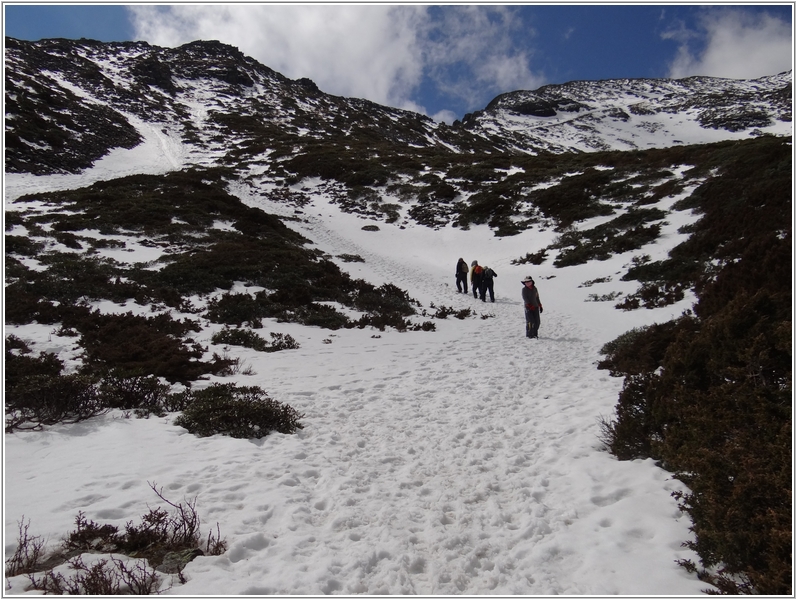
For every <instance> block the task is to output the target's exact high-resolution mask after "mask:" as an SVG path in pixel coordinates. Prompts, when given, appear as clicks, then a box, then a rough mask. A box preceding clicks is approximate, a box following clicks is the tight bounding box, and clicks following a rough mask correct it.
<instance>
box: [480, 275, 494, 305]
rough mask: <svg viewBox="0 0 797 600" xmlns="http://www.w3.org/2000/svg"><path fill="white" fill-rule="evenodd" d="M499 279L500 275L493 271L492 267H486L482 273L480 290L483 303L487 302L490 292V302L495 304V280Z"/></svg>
mask: <svg viewBox="0 0 797 600" xmlns="http://www.w3.org/2000/svg"><path fill="white" fill-rule="evenodd" d="M494 277H498V273H496V272H495V271H493V270H492V269H491V268H490V267H484V271H483V272H482V285H481V289H480V290H479V295H480V296H481V299H482V302H487V300H486V297H487V292H490V302H495V292H494V291H493V278H494Z"/></svg>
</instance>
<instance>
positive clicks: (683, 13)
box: [4, 3, 794, 122]
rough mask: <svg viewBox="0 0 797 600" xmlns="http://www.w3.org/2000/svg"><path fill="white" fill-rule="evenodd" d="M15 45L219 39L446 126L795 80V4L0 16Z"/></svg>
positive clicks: (189, 7) (21, 11)
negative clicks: (627, 83)
mask: <svg viewBox="0 0 797 600" xmlns="http://www.w3.org/2000/svg"><path fill="white" fill-rule="evenodd" d="M4 13H5V14H4V17H5V18H4V25H5V35H7V36H11V37H16V38H20V39H26V40H39V39H43V38H52V37H64V38H74V39H77V38H80V37H86V38H92V39H97V40H101V41H126V40H145V41H147V42H149V43H151V44H153V45H158V46H168V47H173V46H178V45H180V44H183V43H186V42H190V41H193V40H197V39H205V40H208V39H218V40H221V41H223V42H225V43H228V44H232V45H234V46H236V47H238V48H239V49H240V50H241V51H242V52H244V53H245V54H247V55H249V56H252V57H253V58H255V59H257V60H258V61H260V62H261V63H263V64H265V65H267V66H269V67H271V68H272V69H274V70H276V71H279V72H280V73H282V74H283V75H286V76H287V77H291V78H294V79H298V78H300V77H309V78H310V79H312V80H313V81H315V82H316V84H317V85H318V86H319V88H321V89H322V90H323V91H325V92H328V93H331V94H336V95H341V96H350V97H361V98H368V99H370V100H373V101H375V102H379V103H380V104H386V105H389V106H396V107H399V108H406V109H410V110H416V111H418V112H422V113H424V114H427V115H429V116H433V117H435V118H437V119H439V120H445V121H448V122H450V121H452V120H453V119H454V118H461V117H462V116H463V115H464V114H465V113H466V112H471V111H473V110H478V109H480V108H484V106H486V105H487V103H488V102H489V101H490V100H492V99H493V98H494V97H495V96H497V95H498V94H500V93H503V92H509V91H514V90H518V89H536V88H538V87H540V86H542V85H545V84H549V83H564V82H566V81H572V80H580V79H589V80H595V79H616V78H636V77H652V78H660V77H687V76H690V75H709V76H717V77H732V78H756V77H761V76H764V75H773V74H776V73H779V72H781V71H785V70H788V69H791V68H792V60H793V55H794V52H793V6H792V4H790V3H789V4H762V3H755V4H724V5H720V4H684V5H673V4H671V3H662V4H614V5H606V4H597V3H593V4H590V3H586V4H584V3H581V4H578V5H576V4H567V3H565V4H558V5H542V4H525V5H519V4H508V5H497V4H482V5H445V4H443V5H418V4H395V5H392V4H376V5H363V4H347V5H340V4H323V3H321V4H313V5H310V4H281V5H276V4H237V5H231V4H226V5H220V4H178V5H168V4H146V5H145V4H129V5H121V4H116V5H98V4H87V5H68V4H54V5H42V4H37V5H33V4H26V5H25V4H12V3H6V4H4Z"/></svg>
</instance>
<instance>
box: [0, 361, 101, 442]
mask: <svg viewBox="0 0 797 600" xmlns="http://www.w3.org/2000/svg"><path fill="white" fill-rule="evenodd" d="M5 410H6V415H5V416H6V421H5V430H6V432H10V431H13V430H31V429H42V428H43V426H45V425H54V424H56V423H77V422H79V421H84V420H86V419H90V418H91V417H95V416H98V415H101V414H103V413H105V412H107V411H108V410H109V407H108V406H107V405H106V404H105V403H104V402H103V400H102V398H101V396H100V394H99V392H98V390H97V388H96V386H95V385H94V380H93V379H91V378H89V377H87V376H85V375H79V374H75V373H73V374H70V375H60V374H58V375H32V376H28V377H25V378H23V379H22V380H20V381H18V382H17V384H16V385H15V386H14V387H13V388H12V389H10V390H9V389H7V390H6V403H5Z"/></svg>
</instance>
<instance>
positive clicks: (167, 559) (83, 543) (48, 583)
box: [6, 483, 227, 595]
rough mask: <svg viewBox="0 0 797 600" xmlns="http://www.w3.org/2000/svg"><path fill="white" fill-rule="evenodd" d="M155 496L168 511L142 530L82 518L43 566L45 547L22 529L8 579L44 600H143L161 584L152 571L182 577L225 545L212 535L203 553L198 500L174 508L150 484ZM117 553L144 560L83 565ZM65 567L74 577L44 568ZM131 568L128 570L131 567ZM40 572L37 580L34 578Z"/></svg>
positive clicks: (150, 518) (151, 516) (156, 513)
mask: <svg viewBox="0 0 797 600" xmlns="http://www.w3.org/2000/svg"><path fill="white" fill-rule="evenodd" d="M150 487H151V488H152V490H153V491H154V492H155V494H156V495H157V496H158V497H159V498H160V499H161V500H162V501H164V502H165V503H166V504H168V505H169V506H170V507H171V509H172V511H169V510H164V509H161V508H156V509H150V511H149V513H147V514H146V515H144V516H143V517H142V522H141V524H140V525H134V524H133V523H132V522H128V523H127V524H126V525H125V531H124V532H120V531H119V528H118V527H117V526H115V525H110V524H105V525H100V524H98V523H95V522H94V521H91V520H89V519H86V517H85V515H84V513H82V512H80V513H78V515H77V517H76V518H75V525H76V529H75V530H74V531H72V532H70V533H69V534H67V536H66V537H65V538H64V540H63V542H62V544H61V546H60V548H58V549H57V550H55V551H54V552H53V553H52V554H51V555H50V556H49V557H47V558H46V560H45V553H44V550H43V543H42V541H41V538H39V537H38V536H29V535H28V524H26V523H24V520H23V522H22V523H20V527H19V538H18V539H17V547H16V550H15V552H14V555H13V556H12V557H11V558H10V559H8V560H7V561H6V576H7V577H11V576H15V575H19V574H28V578H29V580H30V582H31V587H32V589H34V590H40V591H44V592H45V593H47V594H61V595H63V594H70V595H76V594H80V595H84V594H86V595H119V594H133V595H147V594H152V593H156V592H157V590H158V587H159V586H160V583H161V578H160V575H159V574H158V573H156V572H155V570H154V567H157V568H158V569H159V570H160V571H162V572H165V573H173V572H176V573H178V575H179V576H180V578H181V581H184V579H183V577H182V569H183V568H184V566H185V564H186V563H188V562H190V561H191V560H193V559H194V558H195V557H197V556H202V555H205V554H207V555H220V554H223V553H224V552H225V551H226V549H227V543H226V541H224V540H223V539H222V538H221V535H220V533H219V530H218V524H217V525H216V532H215V533H214V532H213V530H212V529H211V530H210V531H209V533H208V537H207V541H206V543H205V544H204V549H203V548H202V541H203V540H202V536H201V532H200V518H199V515H198V514H197V512H196V498H195V499H194V500H191V501H186V504H185V505H183V503H178V504H175V503H174V502H171V501H170V500H168V499H166V498H165V497H164V496H163V493H162V490H161V489H158V488H157V487H156V485H155V484H152V483H151V484H150ZM97 552H100V553H118V554H123V555H126V556H131V557H136V558H137V559H146V560H147V562H148V563H149V565H150V566H149V567H148V566H147V565H146V563H143V562H142V561H141V560H136V561H135V562H132V561H129V560H122V559H119V558H114V557H111V558H110V559H109V560H108V559H97V560H93V561H92V564H91V565H90V566H88V565H86V564H85V562H84V559H83V557H82V555H83V554H85V553H97ZM63 563H66V564H67V565H68V566H69V568H70V569H71V570H72V571H74V574H73V575H72V576H71V577H69V578H66V577H65V576H64V575H62V574H61V573H55V572H54V571H53V570H52V568H48V567H46V566H45V565H48V564H49V565H51V564H55V565H58V564H63ZM131 565H132V566H131ZM42 568H46V571H45V572H44V573H43V575H42V576H41V577H38V576H36V575H35V573H36V572H37V571H39V570H41V569H42Z"/></svg>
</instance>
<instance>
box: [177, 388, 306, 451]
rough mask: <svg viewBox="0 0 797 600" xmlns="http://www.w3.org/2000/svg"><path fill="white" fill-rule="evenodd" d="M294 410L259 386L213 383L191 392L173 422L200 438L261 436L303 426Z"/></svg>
mask: <svg viewBox="0 0 797 600" xmlns="http://www.w3.org/2000/svg"><path fill="white" fill-rule="evenodd" d="M303 417H304V415H300V414H299V413H298V412H297V411H296V410H295V409H293V408H292V407H291V406H288V405H286V404H281V403H279V402H277V401H276V400H272V399H271V398H269V397H268V396H267V395H266V394H265V392H264V391H263V390H262V389H260V388H259V387H256V386H255V387H240V388H239V387H237V386H235V385H233V384H219V383H215V384H213V385H212V386H210V387H208V388H205V389H204V390H200V391H197V392H194V393H193V399H192V401H191V402H190V404H189V405H188V406H187V407H186V409H185V411H184V412H183V414H182V415H180V416H179V417H177V419H176V420H175V425H179V426H180V427H185V428H186V429H187V430H188V431H190V432H191V433H193V434H196V435H198V436H200V437H206V436H210V435H215V434H222V435H229V436H230V437H234V438H243V439H251V438H262V437H265V436H266V435H268V434H269V433H270V432H272V431H276V432H278V433H286V434H288V433H295V432H296V430H297V429H303V426H302V424H301V423H300V422H299V419H302V418H303Z"/></svg>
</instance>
